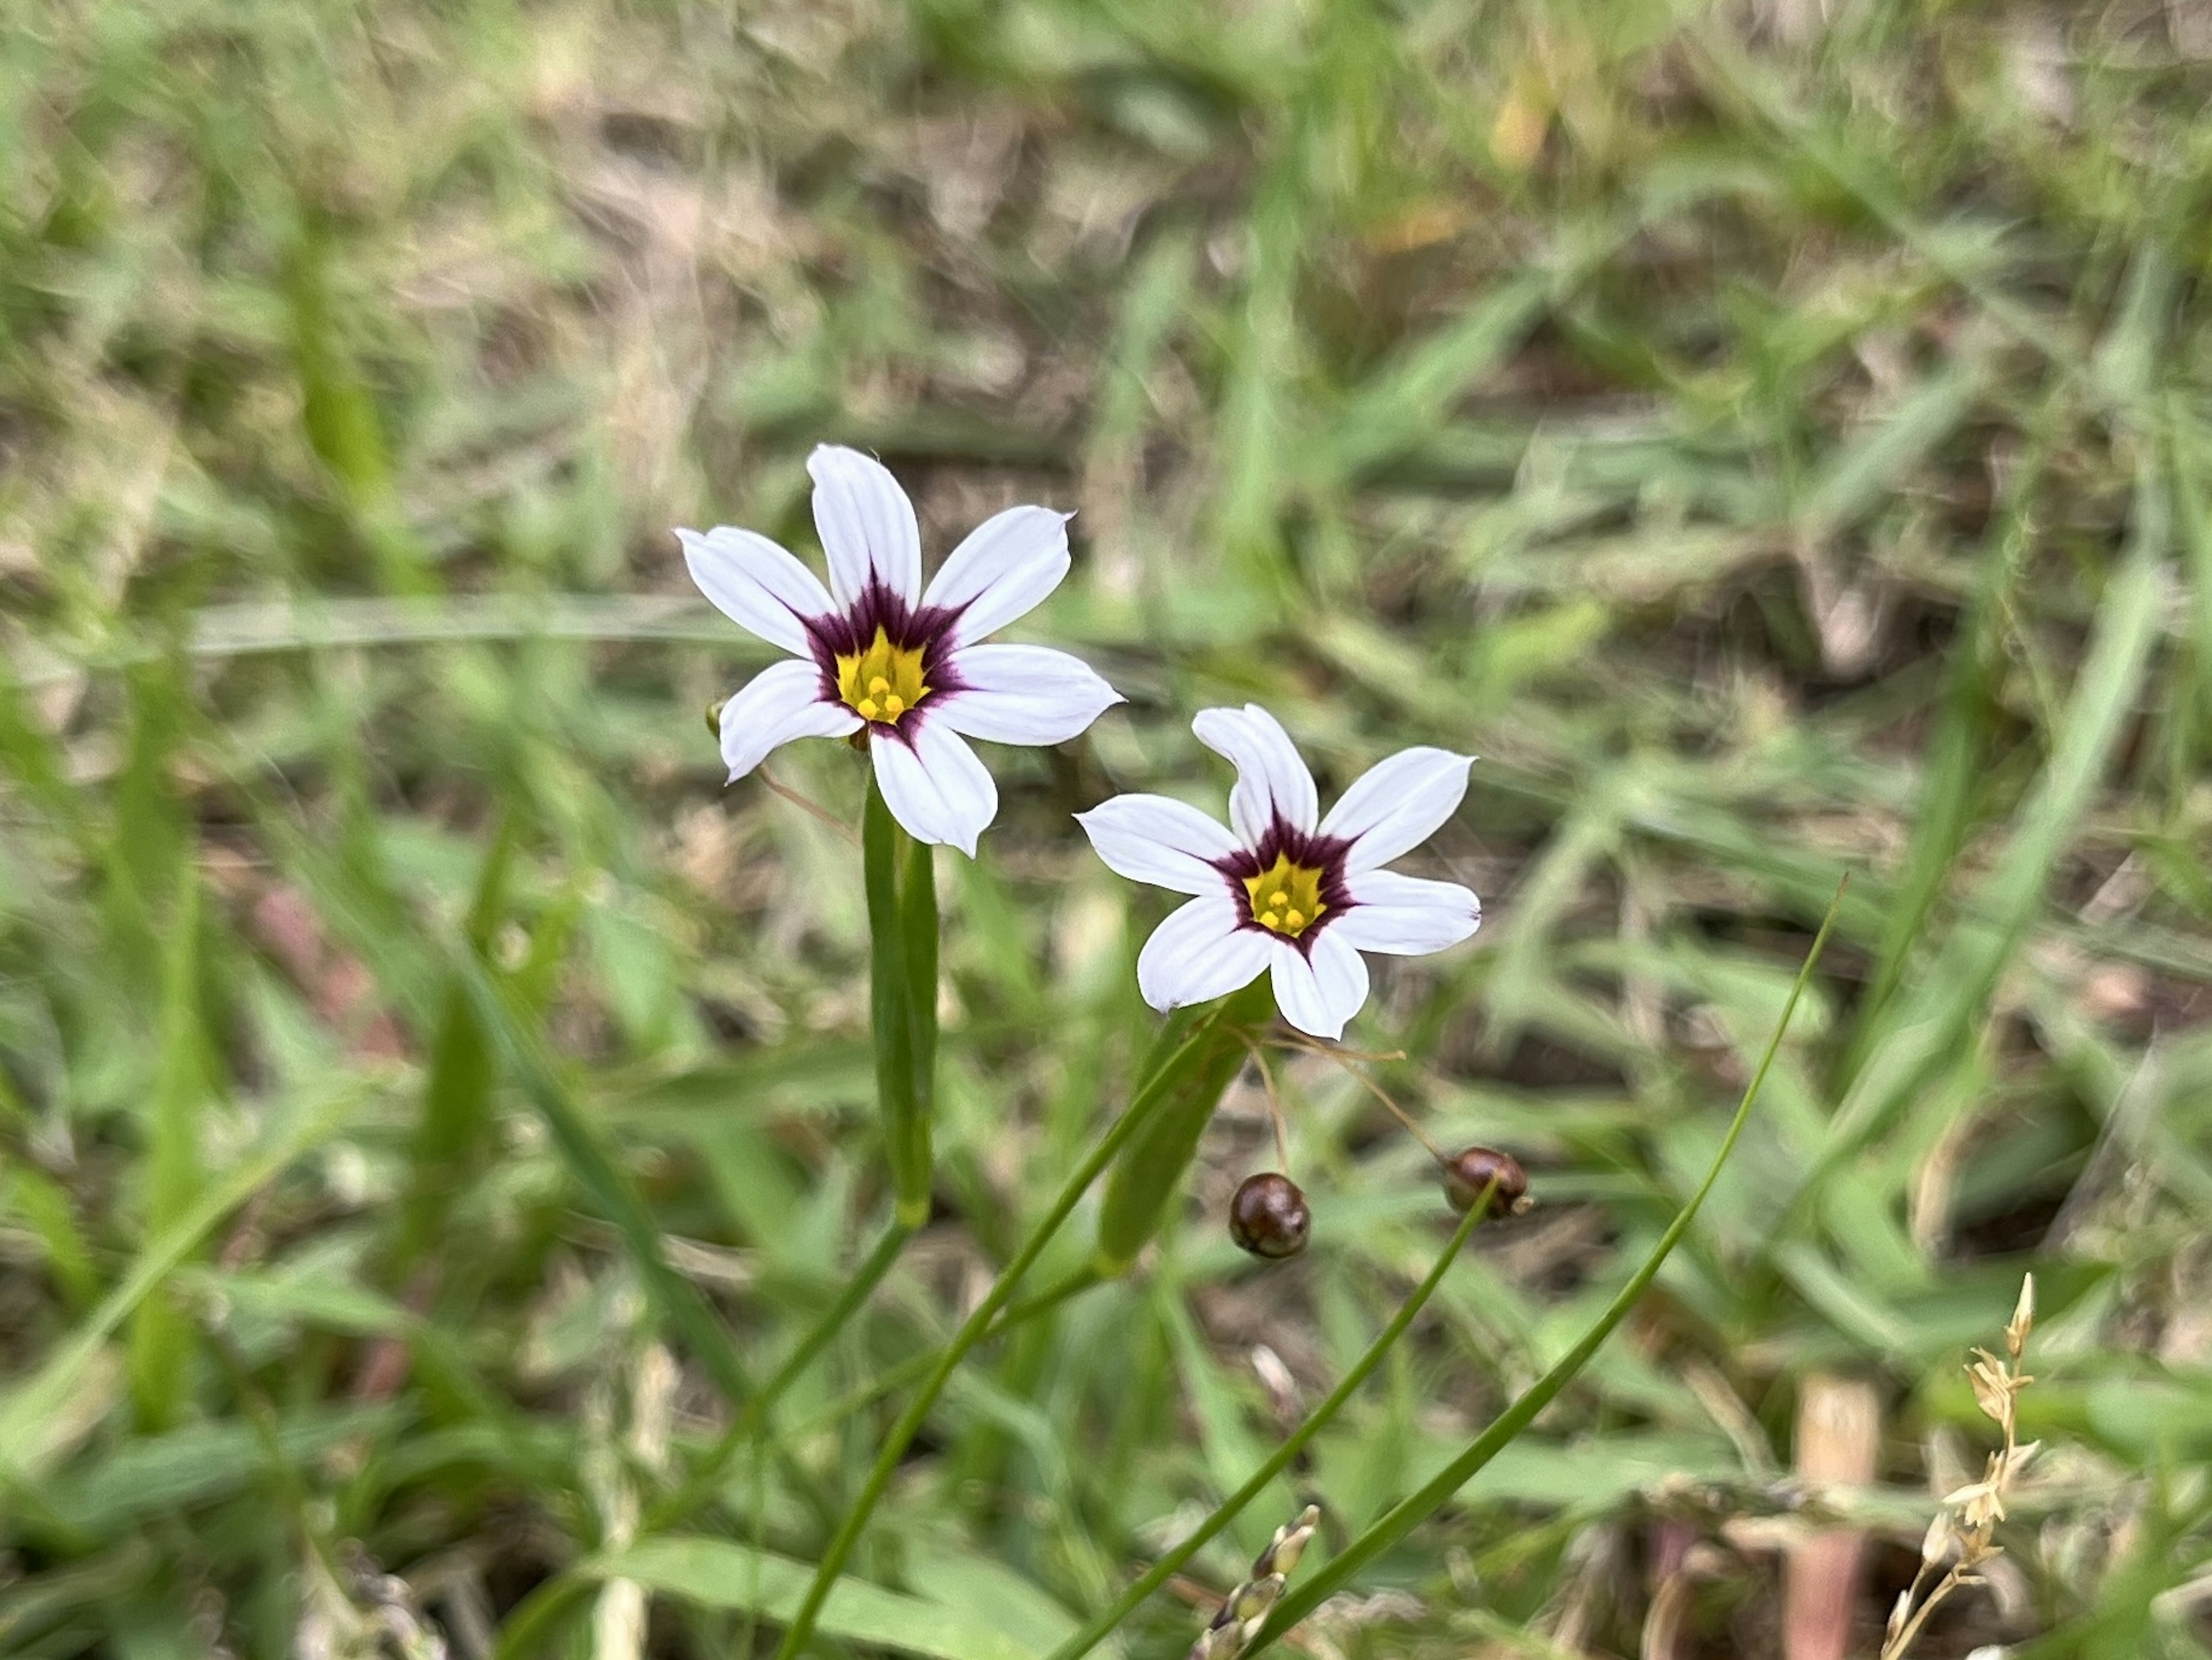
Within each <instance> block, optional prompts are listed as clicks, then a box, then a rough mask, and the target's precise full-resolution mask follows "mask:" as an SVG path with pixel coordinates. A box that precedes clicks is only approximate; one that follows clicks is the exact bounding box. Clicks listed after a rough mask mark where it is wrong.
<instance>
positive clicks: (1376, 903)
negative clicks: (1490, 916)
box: [1328, 870, 1482, 957]
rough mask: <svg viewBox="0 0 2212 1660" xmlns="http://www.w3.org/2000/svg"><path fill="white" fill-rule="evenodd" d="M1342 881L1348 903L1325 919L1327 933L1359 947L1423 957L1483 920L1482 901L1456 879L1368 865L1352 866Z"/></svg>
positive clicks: (1463, 935) (1463, 936) (1468, 933)
mask: <svg viewBox="0 0 2212 1660" xmlns="http://www.w3.org/2000/svg"><path fill="white" fill-rule="evenodd" d="M1346 886H1347V887H1349V888H1350V889H1351V891H1352V909H1349V910H1347V911H1346V912H1345V913H1344V914H1343V915H1341V916H1336V917H1332V918H1331V919H1330V920H1329V923H1328V937H1329V938H1331V939H1342V940H1343V941H1344V942H1345V943H1346V945H1348V946H1352V947H1353V948H1354V949H1356V950H1358V951H1380V952H1389V953H1390V954H1391V955H1393V956H1395V957H1423V956H1425V955H1427V954H1428V953H1429V952H1432V951H1442V950H1443V949H1444V947H1445V946H1456V945H1457V944H1459V942H1460V941H1461V940H1462V939H1468V937H1470V936H1471V935H1472V934H1473V933H1474V931H1475V930H1476V929H1477V928H1479V927H1481V926H1482V901H1480V899H1478V898H1476V897H1474V892H1473V891H1472V890H1470V889H1468V888H1463V887H1462V886H1460V885H1459V884H1458V883H1456V882H1431V881H1429V880H1428V879H1425V878H1424V877H1419V876H1401V875H1399V874H1398V873H1397V872H1395V871H1392V870H1367V871H1355V872H1354V873H1352V876H1351V877H1350V878H1349V879H1347V880H1346Z"/></svg>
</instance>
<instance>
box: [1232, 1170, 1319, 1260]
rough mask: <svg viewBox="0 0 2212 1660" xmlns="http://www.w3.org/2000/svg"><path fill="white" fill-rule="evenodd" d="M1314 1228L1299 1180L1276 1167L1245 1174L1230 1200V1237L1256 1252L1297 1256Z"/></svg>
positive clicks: (1269, 1256) (1261, 1254) (1240, 1246)
mask: <svg viewBox="0 0 2212 1660" xmlns="http://www.w3.org/2000/svg"><path fill="white" fill-rule="evenodd" d="M1312 1231H1313V1213H1312V1212H1311V1211H1310V1210H1308V1209H1307V1208H1306V1196H1305V1195H1304V1194H1303V1193H1300V1192H1299V1191H1298V1185H1297V1183H1295V1182H1293V1181H1291V1178H1290V1177H1287V1176H1278V1175H1277V1174H1276V1173H1275V1172H1274V1171H1263V1172H1262V1173H1261V1174H1260V1175H1258V1176H1249V1177H1245V1179H1244V1183H1243V1186H1241V1187H1239V1188H1238V1189H1237V1196H1236V1197H1235V1198H1233V1199H1231V1201H1229V1237H1231V1239H1234V1240H1235V1241H1236V1242H1237V1246H1238V1248H1239V1249H1240V1250H1247V1251H1249V1252H1250V1253H1251V1254H1252V1255H1253V1256H1265V1257H1268V1258H1271V1259H1272V1258H1277V1257H1284V1256H1297V1254H1298V1253H1299V1252H1300V1251H1302V1250H1304V1249H1305V1248H1306V1239H1307V1237H1308V1236H1309V1235H1310V1233H1311V1232H1312Z"/></svg>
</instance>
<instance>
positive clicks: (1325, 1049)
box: [1274, 1033, 1451, 1170]
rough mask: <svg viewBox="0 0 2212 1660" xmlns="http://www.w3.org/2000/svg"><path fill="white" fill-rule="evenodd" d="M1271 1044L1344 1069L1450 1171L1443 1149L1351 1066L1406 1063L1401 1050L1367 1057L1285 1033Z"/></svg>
mask: <svg viewBox="0 0 2212 1660" xmlns="http://www.w3.org/2000/svg"><path fill="white" fill-rule="evenodd" d="M1274 1041H1275V1042H1277V1043H1281V1044H1283V1045H1285V1047H1287V1048H1290V1049H1304V1051H1305V1052H1306V1053H1307V1054H1309V1055H1321V1056H1322V1057H1323V1058H1325V1059H1327V1060H1329V1061H1334V1062H1335V1063H1336V1064H1337V1065H1338V1066H1340V1067H1343V1068H1344V1071H1345V1073H1346V1075H1347V1076H1349V1077H1351V1078H1352V1079H1355V1080H1357V1081H1358V1083H1359V1084H1360V1085H1363V1086H1364V1088H1365V1089H1366V1090H1367V1091H1368V1093H1369V1094H1370V1095H1372V1096H1373V1097H1374V1098H1376V1100H1378V1101H1380V1102H1381V1103H1382V1104H1383V1105H1384V1106H1386V1107H1388V1108H1389V1110H1390V1116H1392V1117H1393V1118H1395V1119H1396V1120H1397V1121H1398V1122H1400V1123H1401V1124H1403V1125H1404V1126H1405V1127H1406V1128H1407V1129H1408V1130H1410V1131H1412V1132H1413V1139H1414V1140H1416V1141H1419V1143H1420V1144H1421V1145H1422V1146H1425V1147H1426V1148H1427V1149H1428V1150H1429V1157H1431V1158H1433V1159H1435V1160H1436V1161H1437V1164H1442V1165H1443V1166H1444V1167H1445V1168H1446V1169H1447V1170H1449V1168H1450V1167H1451V1157H1450V1155H1449V1154H1448V1153H1447V1152H1444V1150H1443V1148H1442V1147H1440V1146H1437V1144H1436V1142H1435V1141H1434V1140H1431V1138H1430V1135H1429V1133H1428V1132H1427V1131H1426V1130H1425V1129H1423V1128H1421V1127H1420V1125H1419V1124H1418V1123H1417V1122H1414V1120H1413V1115H1412V1114H1410V1113H1408V1112H1407V1110H1405V1109H1404V1108H1403V1107H1401V1106H1400V1105H1399V1104H1397V1103H1396V1102H1395V1101H1394V1100H1392V1099H1391V1098H1390V1092H1389V1091H1388V1090H1386V1089H1384V1088H1383V1086H1382V1085H1380V1084H1378V1083H1376V1081H1375V1080H1374V1079H1372V1078H1370V1077H1369V1076H1368V1075H1367V1074H1366V1073H1364V1072H1362V1071H1360V1069H1359V1068H1358V1067H1357V1066H1355V1065H1353V1064H1352V1063H1353V1062H1354V1061H1402V1060H1404V1059H1405V1053H1404V1051H1403V1050H1400V1051H1397V1052H1395V1053H1393V1054H1389V1055H1366V1054H1363V1053H1361V1052H1360V1051H1358V1050H1357V1049H1340V1048H1338V1047H1336V1046H1335V1045H1334V1044H1331V1043H1316V1042H1315V1041H1314V1040H1313V1039H1312V1038H1310V1037H1291V1035H1289V1034H1288V1033H1279V1034H1277V1035H1276V1037H1275V1040H1274Z"/></svg>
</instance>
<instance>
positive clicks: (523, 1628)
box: [493, 1222, 1020, 1660]
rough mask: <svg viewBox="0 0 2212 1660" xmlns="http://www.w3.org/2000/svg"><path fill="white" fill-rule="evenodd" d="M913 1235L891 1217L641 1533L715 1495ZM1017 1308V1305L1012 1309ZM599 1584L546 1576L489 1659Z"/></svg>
mask: <svg viewBox="0 0 2212 1660" xmlns="http://www.w3.org/2000/svg"><path fill="white" fill-rule="evenodd" d="M912 1237H914V1230H913V1229H912V1228H909V1227H907V1226H905V1225H902V1224H901V1223H898V1222H893V1223H892V1224H891V1225H890V1227H888V1228H886V1229H884V1234H883V1237H881V1238H880V1239H878V1240H877V1241H876V1248H875V1249H874V1250H872V1251H870V1252H869V1253H868V1259H867V1261H866V1262H863V1263H862V1264H861V1265H860V1268H859V1269H858V1270H857V1271H856V1272H855V1273H854V1275H853V1277H852V1278H851V1279H850V1280H848V1281H847V1282H846V1284H845V1288H844V1289H843V1290H842V1291H841V1292H838V1293H837V1300H836V1302H835V1303H833V1304H830V1305H829V1308H828V1309H827V1310H824V1311H823V1316H822V1317H821V1318H820V1319H819V1320H817V1321H816V1322H815V1323H814V1328H813V1329H812V1330H811V1331H809V1332H808V1333H807V1334H806V1335H805V1338H804V1339H803V1340H802V1341H800V1343H799V1347H797V1348H795V1349H793V1351H792V1352H791V1353H790V1355H789V1356H788V1357H787V1359H785V1360H784V1363H783V1364H782V1365H780V1366H778V1367H777V1368H776V1369H775V1373H774V1375H773V1376H771V1377H769V1380H768V1382H766V1383H763V1384H762V1385H761V1388H760V1391H759V1393H757V1394H756V1395H754V1396H753V1397H752V1398H751V1399H750V1400H749V1401H747V1402H745V1404H744V1409H743V1410H742V1411H740V1412H739V1413H738V1414H737V1416H736V1417H734V1418H732V1420H730V1426H729V1427H728V1428H727V1429H726V1430H725V1431H723V1432H722V1437H721V1439H720V1440H719V1441H717V1442H716V1443H715V1444H714V1446H713V1447H712V1448H710V1449H709V1450H708V1453H707V1456H705V1457H704V1458H702V1460H700V1462H699V1463H698V1465H697V1467H696V1468H694V1469H693V1470H692V1472H691V1474H690V1475H689V1476H688V1477H687V1478H686V1479H685V1481H684V1485H683V1486H682V1487H678V1489H677V1490H676V1491H675V1492H674V1493H670V1494H669V1495H668V1496H667V1497H666V1498H665V1499H661V1500H659V1502H658V1503H657V1504H655V1505H653V1508H652V1509H651V1510H650V1511H647V1513H646V1517H645V1521H644V1523H643V1524H642V1525H641V1527H640V1528H639V1529H638V1535H639V1536H640V1537H641V1538H643V1537H645V1536H647V1535H652V1534H654V1533H659V1532H661V1531H664V1530H665V1529H669V1528H672V1527H674V1526H675V1525H676V1524H677V1523H679V1522H682V1521H683V1520H684V1519H685V1518H686V1517H690V1515H691V1514H692V1513H693V1512H694V1511H697V1510H698V1509H699V1508H700V1507H701V1506H702V1505H704V1504H706V1503H707V1501H708V1499H712V1498H713V1497H714V1492H715V1489H716V1487H718V1486H719V1485H720V1481H721V1477H722V1474H723V1472H724V1471H726V1469H727V1468H729V1466H730V1462H731V1461H732V1459H733V1458H735V1457H736V1456H737V1455H738V1452H739V1451H740V1450H743V1449H744V1445H745V1444H746V1442H747V1441H749V1440H750V1439H751V1438H753V1437H754V1436H756V1435H757V1434H759V1433H760V1432H762V1431H763V1430H765V1429H766V1428H767V1427H768V1417H769V1412H770V1411H771V1410H773V1409H774V1408H775V1403H776V1402H777V1400H778V1399H779V1398H780V1397H781V1395H782V1394H783V1392H784V1391H785V1390H786V1389H789V1388H790V1387H791V1385H792V1384H793V1383H795V1382H797V1381H798V1379H799V1377H800V1376H801V1374H803V1373H804V1372H805V1371H806V1369H807V1367H809V1366H810V1365H813V1364H814V1361H815V1359H816V1357H817V1356H818V1355H820V1353H822V1351H823V1349H825V1348H827V1347H829V1343H830V1341H831V1340H832V1339H833V1338H835V1337H836V1335H837V1334H838V1333H839V1332H840V1331H841V1330H842V1329H844V1326H845V1323H846V1322H847V1321H848V1320H849V1319H851V1318H852V1317H853V1316H854V1314H855V1313H856V1312H858V1311H859V1310H860V1307H861V1306H862V1305H863V1304H865V1303H866V1301H867V1300H868V1298H869V1296H870V1295H871V1294H872V1292H874V1291H875V1289H876V1287H877V1286H879V1285H881V1284H882V1283H883V1280H884V1275H885V1274H889V1273H890V1270H891V1267H892V1265H893V1264H894V1263H896V1262H897V1261H898V1259H899V1253H900V1252H901V1251H902V1250H904V1249H905V1248H906V1242H907V1241H908V1239H910V1238H912ZM1013 1312H1014V1313H1016V1314H1018V1313H1019V1312H1020V1310H1014V1311H1013ZM598 1583H599V1582H598V1581H597V1580H595V1579H593V1578H591V1577H590V1576H588V1575H586V1574H580V1573H577V1572H574V1570H570V1571H568V1572H563V1573H562V1574H559V1575H557V1576H556V1577H555V1578H551V1579H549V1580H547V1581H546V1582H545V1583H544V1584H542V1585H539V1586H538V1588H537V1589H536V1590H532V1592H531V1593H530V1595H529V1596H526V1597H525V1598H524V1599H523V1600H522V1602H520V1604H519V1605H518V1606H517V1607H516V1608H515V1609H514V1611H513V1613H511V1614H508V1616H507V1620H506V1621H505V1622H504V1623H503V1624H502V1625H501V1627H500V1633H499V1643H498V1645H497V1647H495V1649H494V1650H493V1660H522V1657H524V1656H526V1655H533V1654H537V1653H540V1652H543V1651H544V1650H543V1645H544V1634H545V1633H546V1632H547V1631H548V1630H549V1629H550V1627H551V1626H552V1624H553V1622H554V1621H556V1620H558V1619H559V1618H560V1617H561V1616H562V1614H566V1613H567V1612H568V1610H569V1609H570V1608H574V1606H575V1604H576V1602H578V1600H579V1599H580V1598H581V1597H582V1596H585V1595H586V1594H587V1593H588V1592H590V1591H591V1590H592V1589H593V1588H594V1587H595V1586H596V1585H597V1584H598Z"/></svg>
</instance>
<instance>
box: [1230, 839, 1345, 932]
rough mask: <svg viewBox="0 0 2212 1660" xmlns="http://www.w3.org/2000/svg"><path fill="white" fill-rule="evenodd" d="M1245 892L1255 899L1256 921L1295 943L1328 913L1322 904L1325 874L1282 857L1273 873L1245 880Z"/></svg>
mask: <svg viewBox="0 0 2212 1660" xmlns="http://www.w3.org/2000/svg"><path fill="white" fill-rule="evenodd" d="M1244 891H1245V892H1246V893H1248V894H1249V895H1250V896H1251V899H1252V920H1253V921H1255V922H1257V923H1259V925H1260V926H1261V927H1263V928H1271V929H1273V931H1274V932H1275V933H1285V934H1288V935H1289V936H1290V937H1291V939H1297V937H1298V936H1299V935H1300V934H1302V933H1304V932H1305V931H1306V930H1307V929H1308V928H1310V927H1312V926H1313V925H1314V923H1315V922H1316V921H1318V920H1319V918H1320V916H1321V914H1322V912H1323V911H1325V910H1327V909H1328V906H1327V905H1324V904H1323V903H1322V902H1321V873H1320V872H1319V871H1317V870H1315V869H1313V868H1312V867H1311V866H1306V865H1293V864H1292V863H1291V861H1290V860H1288V859H1287V858H1285V856H1284V855H1283V854H1276V855H1275V863H1274V866H1273V868H1272V869H1269V870H1264V871H1261V873H1259V874H1258V875H1257V876H1248V877H1246V878H1245V879H1244Z"/></svg>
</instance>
